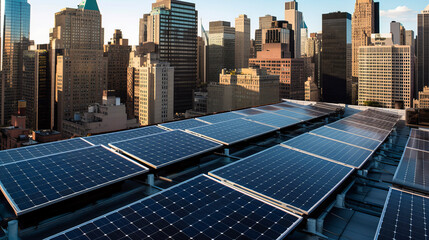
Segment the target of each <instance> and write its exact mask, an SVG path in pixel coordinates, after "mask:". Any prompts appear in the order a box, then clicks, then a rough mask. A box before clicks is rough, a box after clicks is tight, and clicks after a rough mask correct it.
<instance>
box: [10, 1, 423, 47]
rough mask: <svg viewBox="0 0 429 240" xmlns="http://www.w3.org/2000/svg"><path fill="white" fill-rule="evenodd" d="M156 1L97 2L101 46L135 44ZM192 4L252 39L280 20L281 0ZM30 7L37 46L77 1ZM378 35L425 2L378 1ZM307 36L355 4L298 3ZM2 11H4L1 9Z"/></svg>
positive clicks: (410, 20) (205, 17) (205, 18)
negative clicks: (239, 23) (120, 40)
mask: <svg viewBox="0 0 429 240" xmlns="http://www.w3.org/2000/svg"><path fill="white" fill-rule="evenodd" d="M155 1H156V0H98V5H99V8H100V11H101V14H102V15H103V27H104V31H105V39H104V40H105V42H107V41H109V40H110V38H111V37H112V36H113V32H114V30H115V29H121V30H122V31H123V35H124V38H127V39H129V40H130V44H131V45H137V44H138V35H139V18H141V17H142V16H143V14H145V13H149V12H150V10H151V4H152V3H153V2H155ZM187 1H189V2H193V3H195V4H196V8H197V10H198V19H199V21H201V20H202V23H203V24H204V26H205V28H206V29H207V30H208V23H209V22H210V21H218V20H223V21H229V22H231V23H232V25H234V24H235V18H236V17H238V15H240V14H247V16H248V17H249V18H250V19H251V24H252V37H253V35H254V30H255V29H257V28H258V26H259V17H261V16H265V15H266V14H270V15H273V16H276V17H277V19H278V20H283V19H284V2H285V0H215V1H211V0H187ZM28 2H29V3H30V4H31V30H30V37H31V39H32V40H35V41H36V43H37V44H43V43H48V42H49V31H50V29H51V28H53V27H54V16H55V13H56V12H59V11H60V10H61V9H62V8H65V7H72V8H76V7H77V5H78V4H79V3H80V0H28ZM379 2H380V10H381V13H380V14H381V19H380V22H381V23H380V27H381V32H382V33H388V32H390V22H391V21H399V22H401V23H402V24H403V25H404V26H405V28H406V29H411V30H414V31H415V33H416V29H417V14H418V13H420V12H421V11H422V10H423V9H424V8H425V7H426V6H427V5H428V4H429V1H427V0H410V1H404V0H379ZM298 3H299V10H300V11H301V12H303V15H304V20H305V21H306V23H307V26H308V28H309V32H318V31H321V30H322V14H324V13H329V12H337V11H346V12H349V13H351V14H352V13H353V10H354V3H355V0H298ZM2 9H4V8H2Z"/></svg>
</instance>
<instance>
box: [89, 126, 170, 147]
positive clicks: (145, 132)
mask: <svg viewBox="0 0 429 240" xmlns="http://www.w3.org/2000/svg"><path fill="white" fill-rule="evenodd" d="M162 132H166V130H164V129H161V128H159V127H156V126H150V127H143V128H138V129H133V130H127V131H121V132H115V133H109V134H102V135H97V136H92V137H86V138H84V139H85V140H86V141H88V142H90V143H92V144H94V145H100V144H102V145H106V146H107V144H109V143H112V142H119V141H123V140H127V139H133V138H138V137H143V136H149V135H152V134H157V133H162Z"/></svg>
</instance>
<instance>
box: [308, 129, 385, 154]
mask: <svg viewBox="0 0 429 240" xmlns="http://www.w3.org/2000/svg"><path fill="white" fill-rule="evenodd" d="M312 133H313V134H317V135H320V136H324V137H327V138H331V139H335V140H338V141H341V142H344V143H348V144H352V145H355V146H359V147H363V148H366V149H369V150H371V151H375V150H376V149H377V148H378V147H379V146H380V144H381V142H380V141H377V140H372V139H369V138H365V137H361V136H357V135H354V134H351V133H347V132H343V131H340V130H337V129H334V128H329V127H321V128H319V129H316V130H314V131H312Z"/></svg>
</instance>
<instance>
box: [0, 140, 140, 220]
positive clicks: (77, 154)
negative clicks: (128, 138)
mask: <svg viewBox="0 0 429 240" xmlns="http://www.w3.org/2000/svg"><path fill="white" fill-rule="evenodd" d="M147 170H148V169H147V168H144V167H142V166H139V165H138V164H136V163H134V162H132V161H131V160H128V159H126V158H124V157H122V156H120V155H119V154H116V153H114V152H112V151H110V150H107V149H106V148H104V147H101V146H95V147H89V148H85V149H80V150H75V151H72V152H66V153H61V154H57V155H50V156H45V157H41V158H33V159H31V160H24V161H20V162H16V163H9V164H6V165H2V166H0V182H1V185H0V186H1V190H2V191H3V193H4V195H5V196H6V197H7V198H8V201H9V203H10V204H11V205H12V207H13V209H14V211H15V213H16V214H17V215H21V214H24V213H27V212H30V211H33V210H36V209H39V208H41V207H44V206H47V205H51V204H53V203H56V202H59V201H63V200H65V199H68V198H71V197H74V196H76V195H79V194H82V193H85V192H89V191H91V190H94V189H96V188H100V187H103V186H107V185H109V184H112V183H115V182H119V181H121V180H124V179H127V178H130V177H133V176H136V175H139V174H142V173H145V172H147Z"/></svg>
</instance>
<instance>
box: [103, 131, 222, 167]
mask: <svg viewBox="0 0 429 240" xmlns="http://www.w3.org/2000/svg"><path fill="white" fill-rule="evenodd" d="M109 146H110V147H112V148H113V149H116V150H119V151H120V152H122V153H124V154H125V155H128V156H130V157H132V158H134V159H136V160H138V161H140V162H143V163H145V164H146V165H148V166H150V167H152V168H157V169H158V168H161V167H165V166H167V165H171V164H173V163H175V162H179V161H182V160H185V159H188V158H191V157H194V156H197V155H200V154H203V153H206V152H210V151H212V150H215V149H217V148H220V147H222V145H221V144H218V143H215V142H212V141H209V140H206V139H203V138H200V137H197V136H194V135H191V134H189V133H185V132H182V131H172V132H166V133H160V134H155V135H151V136H147V137H141V138H135V139H131V140H127V141H122V142H117V143H111V144H109Z"/></svg>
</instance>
